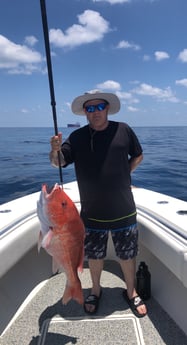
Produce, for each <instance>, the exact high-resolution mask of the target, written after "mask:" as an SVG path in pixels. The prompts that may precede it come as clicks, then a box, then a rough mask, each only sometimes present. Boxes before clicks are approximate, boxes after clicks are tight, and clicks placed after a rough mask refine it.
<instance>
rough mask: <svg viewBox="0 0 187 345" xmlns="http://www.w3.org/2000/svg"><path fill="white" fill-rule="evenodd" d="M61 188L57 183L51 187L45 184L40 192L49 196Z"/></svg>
mask: <svg viewBox="0 0 187 345" xmlns="http://www.w3.org/2000/svg"><path fill="white" fill-rule="evenodd" d="M59 188H61V186H60V185H59V184H58V183H55V185H53V186H49V185H47V184H46V183H44V184H43V186H42V191H43V192H44V193H45V194H46V195H47V196H49V195H51V194H53V192H54V191H55V190H56V189H59Z"/></svg>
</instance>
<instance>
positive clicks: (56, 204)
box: [37, 184, 85, 304]
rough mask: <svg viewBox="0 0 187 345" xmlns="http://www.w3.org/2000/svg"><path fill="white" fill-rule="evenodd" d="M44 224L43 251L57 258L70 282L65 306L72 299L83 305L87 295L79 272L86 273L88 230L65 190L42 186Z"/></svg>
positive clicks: (39, 204)
mask: <svg viewBox="0 0 187 345" xmlns="http://www.w3.org/2000/svg"><path fill="white" fill-rule="evenodd" d="M37 213H38V217H39V220H40V223H41V231H40V236H39V248H40V247H43V248H45V250H46V251H47V252H48V253H49V254H50V255H51V256H52V257H53V261H54V263H55V269H57V268H61V267H63V269H64V271H65V274H66V277H67V282H66V288H65V291H64V295H63V298H62V301H63V304H67V303H68V302H69V301H70V300H71V299H74V300H76V301H77V302H78V303H80V304H82V303H83V292H82V288H81V282H80V279H79V277H78V271H82V267H83V257H84V249H83V248H84V234H85V229H84V225H83V222H82V220H81V218H80V216H79V213H78V210H77V208H76V206H75V204H74V203H73V201H72V200H71V199H70V198H69V197H68V195H67V194H66V193H65V192H64V190H63V188H62V186H60V185H58V184H55V186H54V187H53V188H52V190H51V191H50V192H48V189H47V185H46V184H44V185H43V186H42V191H41V194H40V199H39V201H38V202H37Z"/></svg>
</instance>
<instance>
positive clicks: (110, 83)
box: [97, 80, 121, 90]
mask: <svg viewBox="0 0 187 345" xmlns="http://www.w3.org/2000/svg"><path fill="white" fill-rule="evenodd" d="M97 87H98V88H99V89H103V90H120V89H121V85H120V84H119V83H118V82H116V81H114V80H106V81H104V82H103V83H100V84H97Z"/></svg>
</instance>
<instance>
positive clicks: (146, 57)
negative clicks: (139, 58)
mask: <svg viewBox="0 0 187 345" xmlns="http://www.w3.org/2000/svg"><path fill="white" fill-rule="evenodd" d="M150 60H151V57H150V55H146V54H145V55H144V56H143V61H150Z"/></svg>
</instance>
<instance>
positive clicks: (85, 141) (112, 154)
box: [50, 91, 147, 317]
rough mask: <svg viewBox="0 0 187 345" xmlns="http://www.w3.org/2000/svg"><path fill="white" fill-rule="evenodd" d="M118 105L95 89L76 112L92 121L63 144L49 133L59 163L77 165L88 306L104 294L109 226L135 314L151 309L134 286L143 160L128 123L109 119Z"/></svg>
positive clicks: (74, 108)
mask: <svg viewBox="0 0 187 345" xmlns="http://www.w3.org/2000/svg"><path fill="white" fill-rule="evenodd" d="M119 109H120V101H119V98H118V97H117V96H116V95H115V94H112V93H102V92H98V91H97V92H92V93H86V94H84V95H81V96H79V97H76V98H75V99H74V101H73V102H72V111H73V113H74V114H77V115H86V117H87V120H88V125H86V126H84V127H82V128H80V129H77V130H75V131H74V132H73V133H71V134H70V136H69V138H68V139H67V140H66V141H65V142H64V143H63V144H62V135H61V134H59V135H58V136H53V137H52V138H51V148H52V150H51V152H50V160H51V163H52V165H54V166H58V164H59V163H58V153H57V152H58V151H60V159H61V165H62V166H66V165H68V164H71V163H74V164H75V172H76V177H77V182H78V186H79V192H80V200H81V217H82V219H83V222H84V224H85V228H86V237H85V255H86V256H87V258H88V263H89V269H90V274H91V279H92V284H93V285H92V288H91V293H90V295H89V296H88V297H87V298H86V300H85V303H84V309H85V311H86V312H87V313H90V314H93V313H95V312H96V311H97V308H98V305H99V300H100V297H101V295H102V289H101V286H100V277H101V273H102V269H103V262H104V258H105V256H106V247H107V239H108V233H109V231H111V235H112V239H113V243H114V247H115V251H116V255H117V256H118V257H119V259H120V265H121V268H122V272H123V275H124V279H125V282H126V286H127V290H124V292H123V296H124V298H125V300H126V301H127V302H128V304H129V306H130V308H131V309H132V311H133V312H134V314H135V315H136V316H137V317H143V316H145V315H146V313H147V309H146V306H145V304H144V302H143V301H142V300H141V298H140V297H139V296H138V295H137V292H136V289H135V269H136V263H135V257H136V255H137V250H138V244H137V242H138V230H137V224H136V207H135V203H134V199H133V195H132V191H131V176H130V174H131V172H132V171H133V170H134V169H136V167H137V166H138V165H139V164H140V162H141V161H142V159H143V154H142V148H141V145H140V143H139V141H138V139H137V137H136V135H135V133H134V132H133V130H132V129H131V128H130V127H129V126H128V125H127V124H125V123H119V122H114V121H109V120H108V115H112V114H115V113H117V112H118V111H119Z"/></svg>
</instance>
